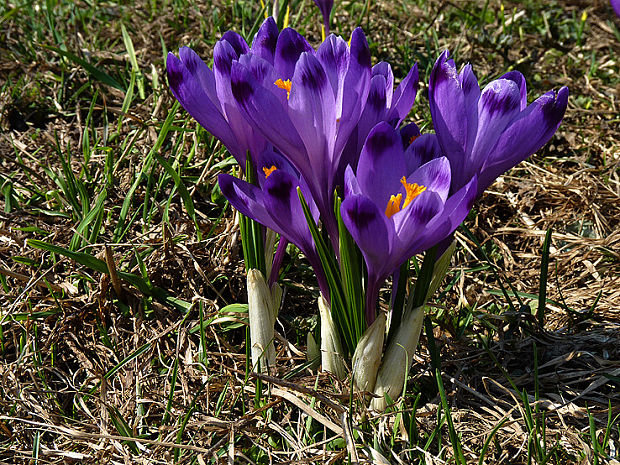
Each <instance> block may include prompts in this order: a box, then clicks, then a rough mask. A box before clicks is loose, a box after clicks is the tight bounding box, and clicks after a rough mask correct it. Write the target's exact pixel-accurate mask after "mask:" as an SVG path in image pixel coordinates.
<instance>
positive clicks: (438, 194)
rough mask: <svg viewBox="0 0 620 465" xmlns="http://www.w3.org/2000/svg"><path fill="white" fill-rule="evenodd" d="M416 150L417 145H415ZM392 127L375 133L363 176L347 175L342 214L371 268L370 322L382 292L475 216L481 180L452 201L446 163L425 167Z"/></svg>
mask: <svg viewBox="0 0 620 465" xmlns="http://www.w3.org/2000/svg"><path fill="white" fill-rule="evenodd" d="M412 145H413V144H412ZM412 151H413V149H412V148H411V146H410V148H409V149H407V152H405V150H404V149H403V144H402V140H401V135H400V133H399V132H398V131H397V130H395V129H394V128H393V127H391V125H389V124H388V123H385V122H384V123H380V124H378V125H377V126H375V128H373V130H372V131H371V132H370V134H369V136H368V138H367V139H366V143H365V144H364V148H363V149H362V153H361V155H360V159H359V163H358V168H357V173H356V174H354V173H353V170H352V169H351V168H348V169H347V171H346V172H345V188H346V191H345V200H344V201H343V202H342V206H341V209H340V213H341V215H342V219H343V222H344V224H345V226H346V227H347V229H348V230H349V232H350V233H351V236H352V237H353V239H354V240H355V242H356V243H357V245H358V246H359V248H360V250H361V252H362V254H363V256H364V259H365V261H366V266H367V268H368V284H367V289H366V321H367V323H368V325H370V324H371V323H372V322H373V321H374V319H375V309H376V303H377V297H378V291H379V287H380V286H381V284H382V282H383V281H384V280H385V279H386V277H387V276H388V275H389V274H391V273H392V272H394V271H395V270H396V269H397V268H398V267H399V266H400V265H401V264H402V263H403V262H404V261H405V260H407V259H408V258H410V257H411V256H413V255H415V254H416V253H420V252H423V251H424V250H427V249H429V248H430V247H432V246H434V245H435V244H437V243H438V242H440V241H441V240H443V239H444V238H446V237H447V236H449V235H450V234H451V233H452V232H453V231H454V230H455V229H456V228H457V227H458V225H459V224H460V223H461V222H462V221H463V220H464V219H465V217H466V216H467V214H468V213H469V211H470V209H471V206H472V203H473V201H474V198H475V195H476V191H477V181H476V176H474V177H473V178H472V179H471V180H470V182H468V183H467V184H466V185H465V186H463V187H462V188H461V189H459V190H458V191H457V192H455V193H454V194H452V195H450V183H451V170H450V163H449V162H448V159H447V158H445V157H440V158H435V159H433V160H431V161H429V162H427V163H424V164H422V165H420V161H421V160H420V159H419V158H416V157H415V156H414V155H413V153H412Z"/></svg>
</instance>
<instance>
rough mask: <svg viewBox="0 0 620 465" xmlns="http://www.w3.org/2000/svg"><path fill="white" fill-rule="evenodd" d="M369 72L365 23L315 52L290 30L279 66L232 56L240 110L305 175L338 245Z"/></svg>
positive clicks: (281, 41)
mask: <svg viewBox="0 0 620 465" xmlns="http://www.w3.org/2000/svg"><path fill="white" fill-rule="evenodd" d="M370 77H371V68H370V51H369V49H368V43H367V42H366V38H365V36H364V33H363V32H362V30H361V29H360V28H357V29H356V30H355V31H353V34H352V36H351V45H350V46H349V45H347V43H346V41H345V40H343V39H342V38H341V37H336V36H334V35H331V36H329V37H328V38H327V39H326V40H325V41H324V42H323V43H322V44H321V45H320V47H319V48H318V50H317V51H316V52H314V51H313V50H312V48H311V47H310V46H309V45H308V43H307V42H306V40H305V39H304V38H303V37H302V36H301V35H299V34H298V33H297V32H295V31H294V30H292V29H284V30H283V31H282V32H281V33H280V36H279V37H278V41H277V46H276V52H275V57H274V62H273V66H271V64H270V63H268V62H267V61H266V60H263V59H261V58H260V57H257V56H255V55H252V54H249V55H244V56H242V57H240V59H239V60H238V61H233V63H232V71H231V80H232V93H233V96H234V97H235V99H236V101H237V104H238V107H239V109H240V110H241V113H242V114H243V115H244V116H245V117H246V118H247V120H248V121H249V122H251V124H252V127H253V128H255V129H256V130H258V131H260V133H261V134H262V135H263V136H264V137H265V139H267V141H269V142H270V143H271V144H273V146H274V147H276V148H277V149H278V150H279V151H280V152H281V153H283V154H284V155H285V156H286V157H287V158H288V159H289V160H290V161H291V162H292V164H293V165H294V166H295V167H296V168H297V169H298V171H299V172H300V174H301V176H302V177H303V179H305V180H306V182H307V183H308V187H309V190H310V192H311V194H312V197H313V198H314V201H315V202H316V204H317V207H318V209H319V211H320V214H321V219H322V222H323V225H324V226H325V228H326V230H327V232H328V234H329V236H330V238H331V240H332V243H333V244H334V249H335V250H338V249H337V243H338V237H337V223H336V220H335V215H334V213H333V199H334V189H335V187H336V184H337V175H338V169H339V164H340V156H341V154H342V151H343V149H344V147H345V145H346V143H347V141H348V139H349V136H350V134H351V132H352V131H353V129H354V128H355V126H356V125H357V123H358V121H359V118H360V115H361V114H362V111H363V109H364V104H365V102H366V99H367V96H368V90H369V87H370Z"/></svg>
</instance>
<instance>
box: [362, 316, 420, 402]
mask: <svg viewBox="0 0 620 465" xmlns="http://www.w3.org/2000/svg"><path fill="white" fill-rule="evenodd" d="M423 321H424V307H416V308H414V309H411V310H410V309H407V310H405V313H404V314H403V319H402V320H401V323H400V327H399V328H398V330H397V331H396V334H395V335H394V338H393V339H392V340H391V341H390V344H389V345H388V348H387V350H386V351H385V356H384V357H383V361H382V362H381V367H380V368H379V373H378V374H377V382H376V383H375V390H374V393H375V394H376V395H378V396H379V397H375V398H373V399H372V401H371V402H370V408H372V409H373V410H377V411H380V412H382V411H384V410H385V408H386V407H387V402H386V399H385V394H388V396H389V397H390V398H391V399H396V398H397V397H398V396H400V394H401V393H402V392H403V385H404V383H405V373H406V372H407V371H408V370H407V369H408V368H409V366H410V365H411V361H412V360H413V354H414V352H415V349H416V347H417V345H418V340H419V339H420V331H421V329H422V322H423Z"/></svg>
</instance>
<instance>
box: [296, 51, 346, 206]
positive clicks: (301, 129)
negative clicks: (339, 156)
mask: <svg viewBox="0 0 620 465" xmlns="http://www.w3.org/2000/svg"><path fill="white" fill-rule="evenodd" d="M288 103H289V116H290V119H291V121H292V122H293V124H294V126H295V128H296V130H297V133H298V134H299V135H300V137H301V139H302V141H303V143H304V147H305V149H306V153H308V156H309V159H310V166H311V168H312V173H313V176H312V178H310V177H309V176H308V177H307V179H312V184H313V185H318V186H321V190H324V189H323V187H324V186H329V185H330V182H331V180H330V176H331V175H332V173H333V171H334V170H333V167H332V160H331V156H332V154H333V150H334V142H335V140H336V108H335V102H334V94H333V92H332V89H331V86H330V84H329V81H328V79H327V75H326V74H325V70H324V69H323V66H322V65H321V63H320V62H319V60H318V59H317V58H316V57H315V56H314V55H313V54H310V53H303V54H302V55H301V57H300V58H299V61H298V62H297V66H296V68H295V74H294V75H293V79H292V87H291V96H290V99H289V102H288ZM284 153H287V152H284ZM300 169H301V170H302V173H303V174H304V176H307V173H306V172H305V171H304V170H303V169H302V168H301V167H300ZM313 194H314V197H315V200H317V202H318V203H320V204H322V201H323V200H324V199H323V198H322V196H320V194H319V191H318V190H313ZM324 195H325V194H324Z"/></svg>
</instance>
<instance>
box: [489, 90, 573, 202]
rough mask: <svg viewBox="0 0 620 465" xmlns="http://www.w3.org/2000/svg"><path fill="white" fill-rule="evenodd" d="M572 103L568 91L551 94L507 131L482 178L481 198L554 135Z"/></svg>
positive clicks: (528, 109) (541, 98)
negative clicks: (497, 179) (499, 178)
mask: <svg viewBox="0 0 620 465" xmlns="http://www.w3.org/2000/svg"><path fill="white" fill-rule="evenodd" d="M567 104H568V88H567V87H562V88H561V89H560V90H559V92H558V93H557V94H556V93H555V92H554V91H551V92H547V93H546V94H544V95H543V96H541V97H540V98H538V99H537V100H535V101H534V102H532V103H531V104H530V105H529V106H528V107H527V108H526V109H525V110H524V111H523V112H521V113H520V114H519V116H518V117H517V119H515V120H514V121H513V122H512V124H511V125H510V126H509V127H508V128H506V130H505V131H504V132H503V133H502V135H501V137H500V138H499V140H498V141H497V145H496V146H495V148H494V149H493V152H492V155H491V157H490V158H489V159H488V160H487V162H486V164H485V165H484V166H483V167H482V170H481V172H480V175H479V183H478V193H479V195H481V194H482V192H484V190H485V189H486V188H487V187H489V185H491V183H493V181H494V180H495V179H496V178H497V177H498V176H499V175H501V174H502V173H503V172H505V171H507V170H509V169H510V168H512V167H513V166H515V165H516V164H518V163H520V162H521V161H523V160H525V159H526V158H527V157H529V156H530V155H531V154H532V153H534V152H536V151H537V150H538V149H540V148H541V147H542V146H543V145H545V144H546V143H547V142H548V141H549V139H551V137H552V136H553V134H554V133H555V131H556V130H557V129H558V127H559V126H560V123H561V122H562V118H563V117H564V113H565V111H566V106H567Z"/></svg>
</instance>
